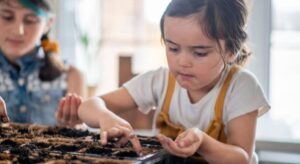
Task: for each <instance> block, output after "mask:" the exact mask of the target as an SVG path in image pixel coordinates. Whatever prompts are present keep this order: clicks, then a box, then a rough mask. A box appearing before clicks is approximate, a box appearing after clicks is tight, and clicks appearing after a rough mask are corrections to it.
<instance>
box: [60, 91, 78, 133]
mask: <svg viewBox="0 0 300 164" xmlns="http://www.w3.org/2000/svg"><path fill="white" fill-rule="evenodd" d="M81 102H82V98H81V97H80V96H77V95H76V94H68V95H67V96H66V97H63V98H61V99H60V102H59V105H58V110H57V112H56V119H57V122H58V124H59V125H63V126H68V127H71V128H73V127H75V126H76V125H78V124H81V123H82V121H81V120H80V119H79V117H78V108H79V105H80V104H81Z"/></svg>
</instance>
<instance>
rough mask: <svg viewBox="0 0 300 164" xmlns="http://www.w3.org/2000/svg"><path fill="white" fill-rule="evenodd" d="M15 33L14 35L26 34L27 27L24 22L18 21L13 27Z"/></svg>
mask: <svg viewBox="0 0 300 164" xmlns="http://www.w3.org/2000/svg"><path fill="white" fill-rule="evenodd" d="M13 28H14V29H13V33H14V35H18V36H22V35H24V34H25V28H24V24H23V23H17V22H16V24H15V26H14V27H13Z"/></svg>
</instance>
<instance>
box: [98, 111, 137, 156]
mask: <svg viewBox="0 0 300 164" xmlns="http://www.w3.org/2000/svg"><path fill="white" fill-rule="evenodd" d="M109 115H110V117H106V118H102V120H100V127H101V131H100V138H101V140H100V142H101V144H103V145H106V144H107V140H108V139H109V138H118V139H119V141H118V144H119V145H125V144H126V143H128V141H130V142H131V144H132V146H133V148H134V150H135V151H136V152H137V153H138V154H139V155H140V154H141V150H142V147H141V145H140V142H139V139H138V137H137V136H136V135H135V134H134V131H133V128H132V127H131V125H130V124H129V123H128V122H127V121H126V120H124V119H122V118H120V117H118V116H117V115H115V114H114V113H110V114H109Z"/></svg>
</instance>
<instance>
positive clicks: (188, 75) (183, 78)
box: [178, 73, 194, 80]
mask: <svg viewBox="0 0 300 164" xmlns="http://www.w3.org/2000/svg"><path fill="white" fill-rule="evenodd" d="M178 75H179V77H180V78H181V79H182V80H191V79H192V78H193V77H194V76H193V75H191V74H185V73H178Z"/></svg>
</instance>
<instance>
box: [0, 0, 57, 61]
mask: <svg viewBox="0 0 300 164" xmlns="http://www.w3.org/2000/svg"><path fill="white" fill-rule="evenodd" d="M50 22H51V21H50V20H46V18H44V17H40V16H37V15H36V14H35V13H34V12H33V11H32V10H30V9H27V8H24V7H23V6H22V5H21V4H20V3H19V1H18V0H9V2H8V3H7V2H0V49H1V50H2V52H3V53H4V54H5V56H6V57H7V58H8V60H10V61H11V62H13V63H14V62H15V61H16V60H17V59H18V58H20V57H22V56H24V55H25V54H27V53H29V52H30V51H32V50H33V48H34V47H35V45H36V44H37V43H38V41H39V40H40V38H41V36H42V34H43V33H45V32H47V31H48V29H49V26H50Z"/></svg>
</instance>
